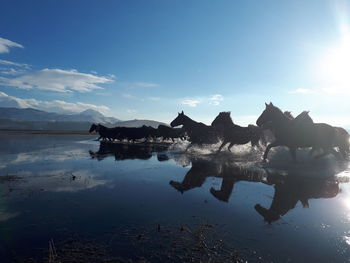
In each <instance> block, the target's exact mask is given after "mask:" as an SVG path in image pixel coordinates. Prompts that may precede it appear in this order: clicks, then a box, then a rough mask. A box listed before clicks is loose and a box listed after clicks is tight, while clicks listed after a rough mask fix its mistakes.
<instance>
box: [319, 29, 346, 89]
mask: <svg viewBox="0 0 350 263" xmlns="http://www.w3.org/2000/svg"><path fill="white" fill-rule="evenodd" d="M318 68H319V70H318V72H319V74H318V75H319V77H320V78H321V80H322V82H323V84H324V87H323V90H324V91H327V92H329V93H350V33H346V34H344V35H343V36H342V38H341V40H340V42H339V43H337V44H335V45H333V46H332V47H330V48H327V49H326V50H325V52H324V54H323V56H321V59H320V60H319V61H318Z"/></svg>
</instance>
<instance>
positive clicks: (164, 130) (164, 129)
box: [157, 124, 185, 142]
mask: <svg viewBox="0 0 350 263" xmlns="http://www.w3.org/2000/svg"><path fill="white" fill-rule="evenodd" d="M157 136H158V137H163V141H164V140H167V139H171V140H172V141H173V142H174V139H176V138H180V139H183V138H184V137H185V132H184V131H183V129H181V128H178V129H175V128H171V127H168V126H165V125H163V124H160V125H158V128H157Z"/></svg>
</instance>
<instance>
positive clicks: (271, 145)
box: [263, 141, 280, 161]
mask: <svg viewBox="0 0 350 263" xmlns="http://www.w3.org/2000/svg"><path fill="white" fill-rule="evenodd" d="M279 145H280V144H279V143H278V142H277V141H274V142H272V143H270V144H269V145H267V147H266V150H265V152H264V157H263V161H266V159H267V155H268V154H269V151H270V150H271V148H272V147H276V146H279Z"/></svg>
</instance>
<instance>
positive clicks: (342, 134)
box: [334, 127, 350, 157]
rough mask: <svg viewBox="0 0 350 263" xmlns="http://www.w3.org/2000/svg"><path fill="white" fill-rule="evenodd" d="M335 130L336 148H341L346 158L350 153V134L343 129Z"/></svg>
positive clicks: (336, 128) (335, 128)
mask: <svg viewBox="0 0 350 263" xmlns="http://www.w3.org/2000/svg"><path fill="white" fill-rule="evenodd" d="M334 130H335V142H334V143H335V146H338V147H339V150H340V152H341V153H342V154H343V155H345V156H346V155H348V154H349V152H350V141H349V140H350V135H349V133H348V132H347V131H346V130H345V129H343V128H341V127H334ZM345 156H344V157H345Z"/></svg>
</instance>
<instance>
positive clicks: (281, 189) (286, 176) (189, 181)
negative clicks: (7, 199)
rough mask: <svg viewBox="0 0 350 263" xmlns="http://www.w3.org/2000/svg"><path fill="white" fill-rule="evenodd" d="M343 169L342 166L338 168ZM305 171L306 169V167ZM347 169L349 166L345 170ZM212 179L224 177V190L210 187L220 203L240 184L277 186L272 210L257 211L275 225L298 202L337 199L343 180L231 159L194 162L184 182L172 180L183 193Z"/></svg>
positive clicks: (303, 203) (259, 209)
mask: <svg viewBox="0 0 350 263" xmlns="http://www.w3.org/2000/svg"><path fill="white" fill-rule="evenodd" d="M337 168H338V169H339V167H337ZM303 169H304V168H303ZM344 169H345V167H344ZM208 177H218V178H222V182H221V187H220V189H215V188H213V187H211V188H210V193H211V194H212V195H213V196H214V197H215V198H216V199H218V200H220V201H224V202H228V201H229V198H230V196H231V193H232V191H233V188H234V185H235V183H237V182H240V181H245V182H258V183H264V184H266V185H269V186H273V187H274V196H273V200H272V203H271V205H270V208H268V209H267V208H264V207H263V206H261V205H260V204H256V205H255V210H256V211H257V212H258V213H259V214H260V215H261V216H262V217H263V218H264V220H265V221H267V222H269V223H271V222H274V221H276V220H278V219H280V218H281V216H283V215H285V214H286V213H288V211H290V210H291V209H293V208H295V206H296V204H297V203H298V201H300V202H301V204H302V205H303V207H309V199H316V198H333V197H335V196H336V195H337V194H338V193H339V192H340V189H339V179H340V178H338V177H337V176H335V172H333V173H329V170H328V171H327V174H326V176H325V175H324V174H323V175H322V176H320V177H318V178H315V177H305V176H300V175H299V174H298V170H296V169H291V170H289V171H287V172H286V171H283V172H281V171H278V170H273V169H263V168H258V167H257V166H250V167H242V166H239V165H237V163H234V162H232V161H231V162H230V161H229V160H227V159H220V158H215V159H198V158H197V159H193V160H192V167H191V169H190V170H189V171H188V172H187V174H186V175H185V177H184V179H183V180H182V182H177V181H170V185H171V186H173V187H174V188H175V189H176V190H178V191H179V192H181V193H184V192H185V191H188V190H191V189H193V188H196V187H201V186H202V185H203V184H204V182H205V180H206V179H207V178H208Z"/></svg>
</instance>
